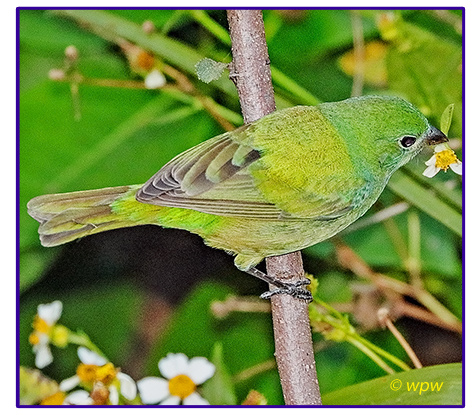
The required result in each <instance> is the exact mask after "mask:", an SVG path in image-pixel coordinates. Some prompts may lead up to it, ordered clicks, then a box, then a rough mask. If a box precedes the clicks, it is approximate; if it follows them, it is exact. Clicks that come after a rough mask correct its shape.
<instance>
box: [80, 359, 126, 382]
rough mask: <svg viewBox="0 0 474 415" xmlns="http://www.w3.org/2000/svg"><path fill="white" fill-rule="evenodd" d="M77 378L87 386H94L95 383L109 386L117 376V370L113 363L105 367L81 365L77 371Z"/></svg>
mask: <svg viewBox="0 0 474 415" xmlns="http://www.w3.org/2000/svg"><path fill="white" fill-rule="evenodd" d="M76 373H77V376H79V379H81V382H82V383H84V384H86V385H92V384H93V383H95V382H102V383H103V384H104V385H106V386H108V385H110V384H111V383H112V381H113V380H114V379H115V376H116V375H117V370H116V369H115V367H114V365H113V364H112V363H106V364H105V365H103V366H97V365H86V364H85V363H81V364H80V365H79V366H78V367H77V370H76Z"/></svg>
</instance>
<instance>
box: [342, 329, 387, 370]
mask: <svg viewBox="0 0 474 415" xmlns="http://www.w3.org/2000/svg"><path fill="white" fill-rule="evenodd" d="M347 341H348V342H349V343H350V344H352V345H353V346H355V347H357V348H358V349H359V350H360V351H361V352H362V353H364V354H365V355H366V356H367V357H369V358H371V359H372V360H373V361H374V363H376V364H377V365H378V366H379V367H380V368H381V369H383V370H385V371H386V372H387V373H389V374H392V373H395V371H394V370H393V369H392V368H391V367H390V366H389V365H387V364H386V363H385V362H384V361H383V360H382V359H381V358H380V357H379V356H377V354H375V353H374V352H373V351H372V350H370V349H369V348H368V347H367V346H365V345H364V344H363V343H361V342H360V341H358V340H357V339H355V338H354V337H350V336H349V337H347Z"/></svg>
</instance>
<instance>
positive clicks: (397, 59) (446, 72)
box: [381, 15, 462, 136]
mask: <svg viewBox="0 0 474 415" xmlns="http://www.w3.org/2000/svg"><path fill="white" fill-rule="evenodd" d="M384 22H385V23H384V24H382V25H381V32H382V37H383V38H384V40H387V41H388V42H390V45H391V47H390V48H389V50H388V54H387V71H388V84H389V89H390V90H392V91H394V92H398V93H400V94H402V95H404V96H405V97H406V98H407V99H408V100H409V101H410V102H412V103H413V104H414V105H416V106H417V107H418V108H419V109H420V110H421V111H422V112H424V113H425V115H427V116H428V117H429V118H430V119H432V120H434V123H435V124H436V123H438V122H439V120H440V116H441V114H442V112H443V111H444V109H445V108H446V107H447V106H448V105H449V104H451V103H454V104H455V105H456V108H455V109H454V112H453V125H452V130H453V131H452V133H453V134H454V135H455V136H460V135H461V134H462V73H461V69H462V46H461V45H460V44H458V43H457V42H453V41H451V40H450V39H447V38H446V37H443V36H442V32H440V31H439V30H437V31H436V33H435V32H431V31H429V30H426V29H424V28H421V27H418V26H416V25H414V24H411V23H408V22H406V21H405V20H403V18H402V17H401V16H400V15H395V18H393V19H392V20H390V18H387V19H385V20H384Z"/></svg>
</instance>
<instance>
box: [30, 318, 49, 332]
mask: <svg viewBox="0 0 474 415" xmlns="http://www.w3.org/2000/svg"><path fill="white" fill-rule="evenodd" d="M33 329H34V330H35V331H37V332H39V333H44V334H49V332H50V331H51V326H50V325H49V324H48V323H46V321H44V320H43V319H42V318H41V317H40V316H38V314H37V315H36V316H35V319H34V320H33Z"/></svg>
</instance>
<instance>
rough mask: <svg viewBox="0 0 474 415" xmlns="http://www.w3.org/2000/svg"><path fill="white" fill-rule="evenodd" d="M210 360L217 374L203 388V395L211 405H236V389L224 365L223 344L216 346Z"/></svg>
mask: <svg viewBox="0 0 474 415" xmlns="http://www.w3.org/2000/svg"><path fill="white" fill-rule="evenodd" d="M210 360H211V362H212V363H213V364H214V366H215V367H216V373H214V376H213V377H212V378H211V379H209V380H208V381H207V382H206V383H204V385H203V386H202V388H201V389H202V395H203V396H204V397H205V398H206V399H207V400H208V401H209V403H210V404H211V405H236V404H237V396H236V394H235V387H234V385H233V383H232V379H231V376H230V374H229V371H228V369H227V367H226V365H225V363H224V350H223V347H222V343H220V342H218V343H216V344H215V345H214V349H213V350H212V354H211V359H210Z"/></svg>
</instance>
